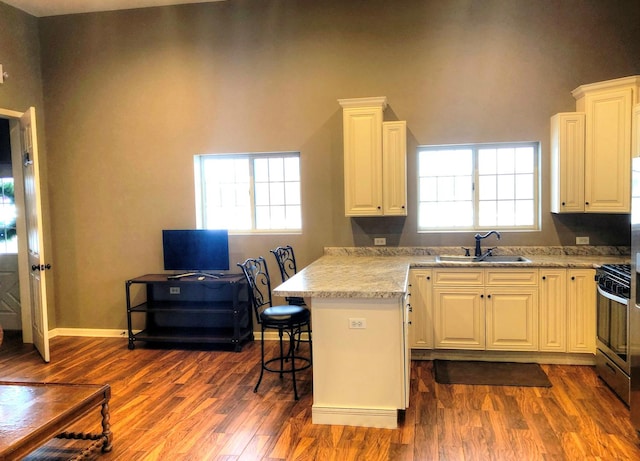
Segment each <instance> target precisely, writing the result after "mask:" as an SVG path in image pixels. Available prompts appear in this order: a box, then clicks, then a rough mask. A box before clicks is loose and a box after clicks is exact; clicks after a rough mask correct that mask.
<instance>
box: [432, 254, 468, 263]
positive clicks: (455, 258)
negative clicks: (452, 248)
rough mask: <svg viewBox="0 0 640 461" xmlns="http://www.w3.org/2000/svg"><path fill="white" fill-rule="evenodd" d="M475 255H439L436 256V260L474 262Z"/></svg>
mask: <svg viewBox="0 0 640 461" xmlns="http://www.w3.org/2000/svg"><path fill="white" fill-rule="evenodd" d="M474 260H475V257H473V256H461V255H438V256H436V262H456V263H472V262H474Z"/></svg>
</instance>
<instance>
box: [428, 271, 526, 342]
mask: <svg viewBox="0 0 640 461" xmlns="http://www.w3.org/2000/svg"><path fill="white" fill-rule="evenodd" d="M537 273H538V271H537V269H526V270H510V269H506V270H502V269H475V270H464V271H460V270H458V269H442V270H436V271H434V276H435V283H434V290H433V292H434V295H433V298H434V299H433V300H434V305H433V306H434V321H435V322H434V338H435V341H434V342H435V348H438V349H467V350H468V349H471V350H502V351H534V350H537V348H538V287H537Z"/></svg>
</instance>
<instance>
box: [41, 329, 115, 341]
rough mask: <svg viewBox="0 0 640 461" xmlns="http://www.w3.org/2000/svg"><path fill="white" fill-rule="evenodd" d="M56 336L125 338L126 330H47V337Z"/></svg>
mask: <svg viewBox="0 0 640 461" xmlns="http://www.w3.org/2000/svg"><path fill="white" fill-rule="evenodd" d="M56 336H83V337H87V338H123V339H127V330H111V329H106V328H97V329H89V328H54V329H53V330H49V338H55V337H56Z"/></svg>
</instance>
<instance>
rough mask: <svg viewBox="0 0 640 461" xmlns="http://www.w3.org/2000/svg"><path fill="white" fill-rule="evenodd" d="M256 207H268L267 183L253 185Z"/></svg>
mask: <svg viewBox="0 0 640 461" xmlns="http://www.w3.org/2000/svg"><path fill="white" fill-rule="evenodd" d="M254 190H255V197H256V206H263V205H269V203H270V199H269V183H266V182H264V183H256V185H255V189H254Z"/></svg>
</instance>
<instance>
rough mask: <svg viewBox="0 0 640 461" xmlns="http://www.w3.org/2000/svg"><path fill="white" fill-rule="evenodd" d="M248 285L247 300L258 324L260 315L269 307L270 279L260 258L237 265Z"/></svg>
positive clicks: (265, 263)
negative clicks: (249, 301)
mask: <svg viewBox="0 0 640 461" xmlns="http://www.w3.org/2000/svg"><path fill="white" fill-rule="evenodd" d="M238 266H239V267H240V268H241V269H242V272H243V273H244V276H245V278H246V279H247V283H248V284H249V298H250V299H251V304H252V305H253V310H254V311H255V313H256V320H257V321H258V323H261V322H260V313H261V312H262V311H263V310H264V309H266V308H267V307H271V302H272V301H271V279H270V278H269V269H268V268H267V262H266V261H265V259H264V258H263V257H262V256H260V257H258V258H249V259H247V260H246V261H245V262H243V263H238Z"/></svg>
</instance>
